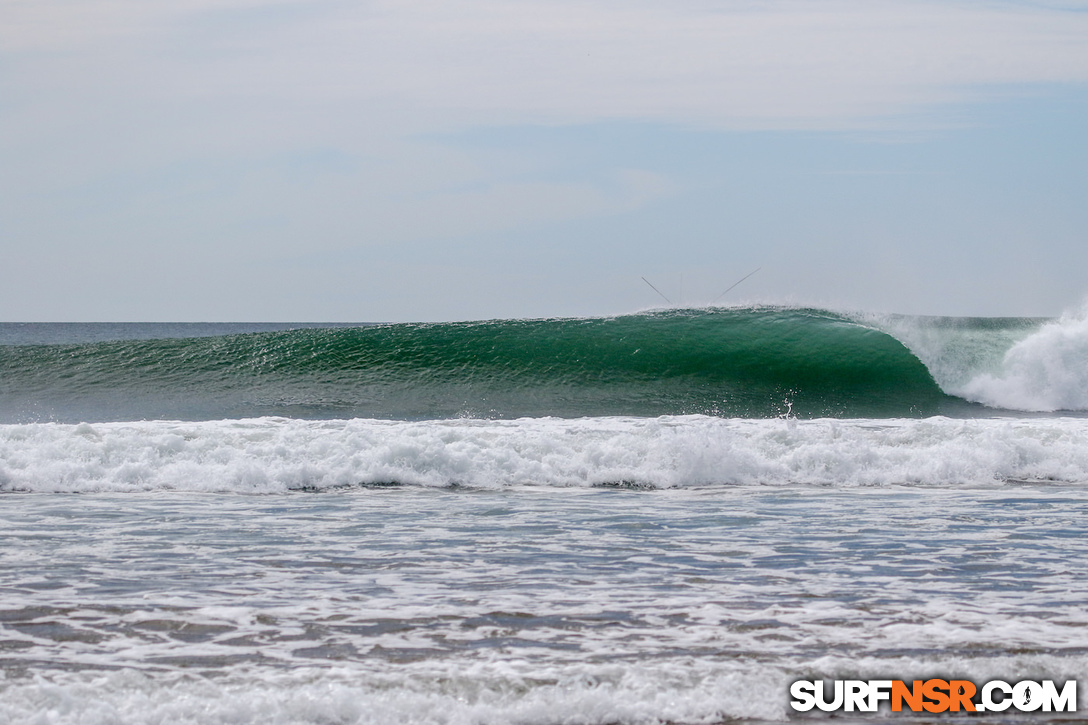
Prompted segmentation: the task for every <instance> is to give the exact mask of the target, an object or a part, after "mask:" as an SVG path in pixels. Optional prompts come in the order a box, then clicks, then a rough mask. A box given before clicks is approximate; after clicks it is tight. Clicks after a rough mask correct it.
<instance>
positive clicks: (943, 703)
mask: <svg viewBox="0 0 1088 725" xmlns="http://www.w3.org/2000/svg"><path fill="white" fill-rule="evenodd" d="M790 695H791V696H792V697H793V699H792V700H791V701H790V705H791V706H792V707H793V709H794V710H797V711H798V712H808V711H809V710H811V709H812V708H814V707H815V708H819V709H820V710H823V711H824V712H831V711H833V710H845V711H846V712H876V711H877V709H878V708H879V707H880V703H882V702H887V703H888V704H889V705H890V706H891V709H892V712H902V711H903V709H904V708H905V709H907V710H909V711H911V712H945V711H950V712H960V711H961V710H962V711H965V712H1004V711H1005V710H1008V709H1009V708H1010V707H1012V708H1014V709H1016V710H1019V711H1020V712H1035V711H1036V710H1039V711H1042V712H1076V710H1077V682H1076V680H1068V681H1067V682H1066V683H1065V684H1063V685H1062V686H1061V687H1060V688H1059V687H1058V686H1057V685H1056V684H1054V681H1053V680H1043V681H1042V682H1034V681H1032V680H1024V681H1022V682H1017V683H1016V684H1015V685H1010V684H1009V683H1008V682H1004V681H1002V680H991V681H990V682H987V683H985V684H984V685H982V687H977V686H976V685H975V684H974V683H973V682H970V681H968V680H937V679H932V680H914V681H912V682H911V683H910V684H909V685H908V684H907V683H906V682H904V681H902V680H835V681H834V685H833V688H832V691H831V692H825V689H824V682H823V680H798V681H797V682H794V683H793V684H792V685H791V686H790Z"/></svg>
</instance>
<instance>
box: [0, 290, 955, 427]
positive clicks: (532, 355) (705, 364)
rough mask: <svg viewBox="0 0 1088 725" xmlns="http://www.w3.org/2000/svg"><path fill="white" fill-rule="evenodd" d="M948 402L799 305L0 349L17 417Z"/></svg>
mask: <svg viewBox="0 0 1088 725" xmlns="http://www.w3.org/2000/svg"><path fill="white" fill-rule="evenodd" d="M951 404H954V399H952V398H950V397H949V396H946V395H945V394H944V393H942V392H941V390H940V388H939V387H938V386H937V384H936V383H935V382H934V380H933V378H932V377H931V375H930V374H929V372H928V371H927V369H926V367H925V366H924V365H923V364H922V363H921V362H920V361H919V360H918V359H917V358H916V357H915V356H914V355H912V354H911V353H910V352H909V351H908V350H907V348H906V347H904V346H903V344H901V343H900V342H898V341H897V340H896V339H895V338H893V337H891V336H889V335H887V334H885V333H883V332H880V331H878V330H875V329H872V328H870V327H867V326H864V325H861V324H858V323H856V322H853V321H851V320H850V319H847V318H845V317H842V316H839V315H836V314H833V313H829V312H825V311H820V310H805V309H785V310H783V309H758V308H757V309H733V310H676V311H668V312H659V313H651V314H640V315H630V316H624V317H615V318H596V319H549V320H503V321H492V322H476V323H443V324H402V325H381V326H372V327H360V328H339V329H328V328H326V329H310V330H293V331H289V332H277V333H258V334H247V335H233V336H227V337H217V338H194V339H172V340H151V341H127V342H111V343H96V344H85V345H73V346H20V347H6V348H0V416H2V417H3V418H5V419H7V420H15V419H19V420H26V419H28V418H37V419H47V418H53V419H59V420H75V419H81V420H83V419H86V420H110V419H112V420H124V419H132V418H134V417H135V418H183V419H185V418H188V419H196V418H226V417H241V416H255V415H289V416H300V417H344V416H360V417H374V418H393V419H397V418H444V417H453V416H460V415H469V416H486V417H520V416H547V415H551V416H560V417H577V416H588V415H640V416H655V415H665V414H686V413H705V414H710V415H721V416H739V417H773V416H778V415H784V414H786V413H792V414H793V415H797V416H801V417H815V416H838V417H890V416H910V415H931V414H934V413H937V412H941V411H942V410H943V409H944V408H946V407H947V406H949V405H951Z"/></svg>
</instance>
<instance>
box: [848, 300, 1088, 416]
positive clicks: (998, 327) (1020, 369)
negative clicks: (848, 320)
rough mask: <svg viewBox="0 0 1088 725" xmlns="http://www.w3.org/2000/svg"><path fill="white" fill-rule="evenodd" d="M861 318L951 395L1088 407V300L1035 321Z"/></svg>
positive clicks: (1034, 407)
mask: <svg viewBox="0 0 1088 725" xmlns="http://www.w3.org/2000/svg"><path fill="white" fill-rule="evenodd" d="M859 321H861V322H863V323H865V324H871V325H873V326H874V327H876V328H878V329H880V330H883V331H885V332H887V333H889V334H891V335H892V336H894V337H895V338H896V339H898V340H899V341H900V342H902V343H903V344H904V345H906V346H907V347H908V348H909V349H910V350H911V352H913V353H914V354H915V355H916V356H917V357H918V358H919V359H920V360H921V361H922V362H923V363H924V364H925V366H926V368H927V369H928V370H929V372H930V374H931V375H932V376H933V379H934V380H935V381H936V382H937V384H938V385H939V386H940V387H941V389H942V390H944V391H945V392H946V393H949V394H950V395H956V396H959V397H962V398H965V399H967V400H970V401H972V402H976V403H982V404H983V405H987V406H990V407H992V408H1002V409H1005V410H1023V411H1031V412H1054V411H1061V410H1069V411H1073V410H1076V411H1080V410H1088V306H1085V307H1082V308H1081V309H1079V310H1076V311H1073V312H1069V313H1066V314H1064V315H1062V316H1061V317H1060V318H1058V319H1057V320H1053V321H1051V322H1046V323H1042V322H1040V323H1039V324H1037V325H1033V324H1031V320H1007V321H1001V320H989V321H987V320H971V319H965V320H957V319H955V318H918V317H903V316H873V315H861V316H859ZM1002 322H1004V323H1005V324H1001V323H1002Z"/></svg>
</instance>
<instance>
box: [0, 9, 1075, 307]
mask: <svg viewBox="0 0 1088 725" xmlns="http://www.w3.org/2000/svg"><path fill="white" fill-rule="evenodd" d="M757 268H758V269H759V271H758V272H757V273H756V274H755V275H753V276H752V277H751V278H749V279H748V280H746V281H745V282H743V283H742V284H741V285H739V286H738V287H736V288H735V289H734V290H732V291H731V292H729V293H728V294H727V295H725V296H723V297H720V295H721V293H722V292H723V291H724V290H725V289H726V288H728V287H729V286H730V285H732V284H733V283H734V282H736V281H737V280H738V279H740V278H741V277H743V276H744V275H746V274H748V273H749V272H751V271H752V270H755V269H757ZM1086 271H1088V0H1054V1H1052V2H1051V1H1046V0H1039V1H1037V2H1028V1H1014V0H1008V1H1006V2H1000V1H997V0H994V1H986V0H975V1H972V2H968V1H966V0H962V1H959V0H930V1H926V2H923V1H921V0H851V1H845V0H781V1H779V0H767V1H763V2H756V1H754V0H717V1H714V0H669V1H668V2H664V1H661V2H651V1H649V0H623V1H621V0H581V1H580V2H569V1H568V0H546V1H538V0H502V1H499V0H443V1H441V2H439V1H436V0H403V1H401V2H385V1H384V0H378V1H368V0H355V1H349V0H306V1H295V0H156V1H155V2H147V1H146V0H0V320H3V321H330V322H331V321H412V320H419V321H424V320H458V319H485V318H505V317H549V316H569V315H612V314H623V313H628V312H633V311H636V310H640V309H645V308H648V307H653V306H657V305H664V304H665V302H664V300H663V299H662V298H661V297H659V296H658V295H657V293H656V292H654V291H653V290H652V289H650V287H649V286H647V285H646V284H645V283H644V282H643V279H642V278H643V277H645V278H646V279H648V280H650V281H651V282H653V284H654V285H655V286H656V287H657V288H658V289H659V290H661V292H662V293H664V295H665V296H667V297H668V298H669V299H670V300H671V301H672V302H674V303H678V304H684V305H705V304H709V303H711V302H713V301H714V300H716V299H717V300H718V302H719V304H748V303H765V304H793V305H814V306H821V307H830V308H834V309H846V310H864V311H874V312H898V313H904V314H927V315H956V316H961V315H978V316H1022V315H1032V316H1036V315H1039V316H1050V315H1058V314H1061V313H1062V312H1063V311H1064V310H1069V309H1074V308H1077V307H1078V306H1080V305H1082V304H1083V303H1084V300H1085V297H1086V294H1088V273H1086Z"/></svg>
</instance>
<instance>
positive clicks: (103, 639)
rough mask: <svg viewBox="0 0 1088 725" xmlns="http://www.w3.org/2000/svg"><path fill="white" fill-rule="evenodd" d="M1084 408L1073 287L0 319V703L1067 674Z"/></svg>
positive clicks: (641, 706)
mask: <svg viewBox="0 0 1088 725" xmlns="http://www.w3.org/2000/svg"><path fill="white" fill-rule="evenodd" d="M1086 410H1088V316H1086V315H1085V314H1084V313H1083V312H1075V313H1070V314H1068V315H1065V316H1063V317H1061V318H1055V319H1037V318H936V317H908V316H901V315H875V314H868V313H843V312H838V311H830V310H821V309H811V308H781V307H743V308H723V309H710V310H663V311H652V312H648V313H643V314H639V315H629V316H621V317H613V318H587V319H554V320H505V321H504V320H496V321H484V322H475V323H442V324H413V325H361V326H345V325H340V326H332V325H320V324H316V325H305V326H299V325H276V324H267V325H215V324H207V325H196V324H194V325H156V324H128V325H125V324H114V325H93V324H87V325H29V324H27V325H16V324H12V323H5V324H0V522H2V524H0V544H2V546H0V722H12V723H16V722H35V723H58V724H59V723H80V724H81V725H82V724H88V723H95V724H97V723H102V724H105V723H258V722H259V723H284V724H286V723H292V724H295V723H298V724H300V725H301V724H303V723H306V724H310V723H315V724H316V723H322V724H331V723H343V724H344V725H347V724H349V723H399V722H419V723H451V724H452V723H466V724H468V723H473V724H477V723H480V724H482V723H512V722H516V723H526V724H534V723H540V724H541V725H546V724H552V723H601V724H605V723H664V722H669V723H722V722H736V721H744V722H753V723H768V722H782V721H789V720H798V719H801V720H804V719H811V715H801V714H799V713H795V712H793V711H792V710H791V709H790V707H789V705H788V701H789V696H788V688H789V684H790V683H791V682H793V681H794V680H797V679H818V678H825V679H843V678H859V679H869V678H889V679H904V680H910V679H915V678H927V677H933V676H939V677H957V678H962V679H969V680H972V681H975V682H983V681H986V680H990V679H1003V680H1007V681H1010V682H1015V681H1017V680H1021V679H1035V680H1039V679H1054V680H1058V681H1064V680H1067V679H1077V680H1078V681H1080V682H1082V683H1083V682H1085V681H1088V680H1086V678H1088V635H1086V634H1085V633H1086V632H1088V607H1086V606H1085V602H1088V551H1086V549H1088V544H1086V543H1085V542H1086V541H1088V536H1086V535H1085V534H1088V488H1086V487H1085V484H1086V482H1088V416H1085V411H1086ZM865 717H866V716H865V715H860V716H857V717H856V718H855V719H857V720H862V719H864V718H865ZM870 717H871V719H879V720H884V719H886V718H889V717H892V718H893V719H901V720H903V721H904V722H912V720H911V719H910V718H909V716H907V717H905V716H903V715H902V714H899V713H895V714H893V713H890V712H881V713H878V714H876V715H874V716H870ZM995 718H996V719H995ZM983 719H991V720H993V721H994V722H998V721H1000V722H1002V723H1005V722H1017V721H1023V722H1037V721H1038V716H1034V715H1031V714H1022V715H1016V714H1014V713H1011V712H1006V713H1004V714H1002V715H1000V716H996V715H990V716H985V717H984V718H983Z"/></svg>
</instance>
